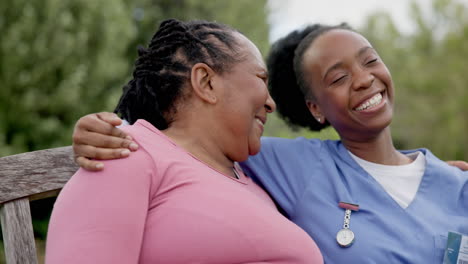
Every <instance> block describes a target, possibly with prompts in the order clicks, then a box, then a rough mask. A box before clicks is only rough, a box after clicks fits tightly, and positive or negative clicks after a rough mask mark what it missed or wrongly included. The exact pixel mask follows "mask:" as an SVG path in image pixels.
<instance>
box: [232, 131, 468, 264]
mask: <svg viewBox="0 0 468 264" xmlns="http://www.w3.org/2000/svg"><path fill="white" fill-rule="evenodd" d="M419 151H421V152H422V153H423V154H424V155H425V158H426V169H425V172H424V175H423V177H422V180H421V183H420V186H419V189H418V192H417V194H416V197H415V198H414V200H413V201H412V202H411V204H410V205H409V206H408V207H407V208H406V209H403V208H401V207H400V206H399V205H398V204H397V203H396V202H395V201H394V200H393V198H392V197H391V196H390V195H389V194H388V193H387V192H386V191H385V190H384V189H383V187H382V186H381V185H380V184H379V183H378V182H377V181H376V180H375V179H374V178H373V177H372V176H370V175H369V174H368V173H367V172H366V171H365V170H364V169H362V168H361V167H360V166H359V165H358V164H357V163H356V162H355V161H354V160H353V159H352V157H351V156H350V155H349V154H348V152H347V150H346V148H345V147H344V146H343V144H342V143H341V142H340V141H321V140H317V139H305V138H297V139H282V138H263V139H262V150H261V152H260V153H259V154H258V155H256V156H253V157H250V158H249V160H248V161H246V162H244V163H242V164H241V165H242V167H243V169H244V171H245V172H246V173H247V174H249V176H251V177H252V178H253V179H254V180H255V181H257V183H259V184H260V185H261V186H262V187H264V188H265V189H266V190H267V191H268V192H269V193H270V195H271V196H272V197H273V199H274V200H275V201H276V202H277V204H278V206H279V207H280V209H282V210H283V211H284V213H285V215H286V216H287V217H288V218H289V219H291V220H292V221H293V222H294V223H296V224H298V225H299V226H300V227H302V228H303V229H304V230H305V231H306V232H308V233H309V234H310V235H311V236H312V238H313V239H314V240H315V241H316V243H317V245H318V246H319V248H320V249H321V251H322V254H323V257H324V260H325V262H326V263H412V264H413V263H437V264H440V263H442V260H443V254H444V249H445V245H446V241H447V235H448V232H449V231H455V232H459V233H463V234H468V172H462V171H461V170H459V169H458V168H455V167H452V166H449V165H447V164H446V163H445V162H443V161H441V160H439V159H438V158H436V157H435V156H434V155H433V154H432V153H431V152H430V151H429V150H427V149H419ZM409 152H411V151H407V152H405V153H409ZM340 201H343V202H348V203H354V204H359V208H360V210H359V211H358V212H353V213H352V214H351V221H350V229H351V230H352V231H353V232H354V234H355V242H354V244H353V245H352V246H351V247H348V248H342V247H340V246H339V245H338V244H337V242H336V233H337V232H338V231H339V230H340V229H341V228H342V227H343V220H344V209H341V208H339V207H338V203H339V202H340Z"/></svg>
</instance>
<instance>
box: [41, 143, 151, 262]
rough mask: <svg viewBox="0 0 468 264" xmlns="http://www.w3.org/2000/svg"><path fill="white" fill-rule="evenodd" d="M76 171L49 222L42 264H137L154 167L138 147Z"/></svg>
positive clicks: (62, 193) (56, 204)
mask: <svg viewBox="0 0 468 264" xmlns="http://www.w3.org/2000/svg"><path fill="white" fill-rule="evenodd" d="M104 162H105V167H104V170H103V171H101V172H89V171H86V170H82V169H80V170H79V171H78V172H77V173H76V174H75V175H74V176H73V177H72V179H71V180H70V181H69V182H68V183H67V185H66V186H65V188H64V189H63V190H62V192H61V193H60V196H59V198H58V199H57V202H56V203H55V205H54V210H53V213H52V217H51V220H50V223H49V230H48V235H47V245H46V263H48V264H55V263H60V264H63V263H69V264H72V263H80V264H81V263H113V264H116V263H137V262H138V257H139V254H140V248H141V243H142V239H143V231H144V228H145V220H146V215H147V211H148V204H149V200H150V194H151V184H152V183H151V177H152V174H153V172H154V168H155V167H154V163H153V161H152V160H151V159H150V158H149V155H148V154H147V153H146V152H145V151H144V150H142V149H141V148H140V150H138V151H136V152H135V153H132V155H130V157H128V158H125V159H118V160H110V161H104Z"/></svg>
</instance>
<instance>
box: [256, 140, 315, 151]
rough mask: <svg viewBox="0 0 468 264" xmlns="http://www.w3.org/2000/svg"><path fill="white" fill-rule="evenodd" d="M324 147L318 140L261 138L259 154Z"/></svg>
mask: <svg viewBox="0 0 468 264" xmlns="http://www.w3.org/2000/svg"><path fill="white" fill-rule="evenodd" d="M323 145H324V141H322V140H319V139H307V138H304V137H298V138H294V139H289V138H277V137H262V148H261V150H260V153H262V154H264V153H268V152H269V151H288V152H289V151H297V150H301V149H320V148H322V147H323Z"/></svg>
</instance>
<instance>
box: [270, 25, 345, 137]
mask: <svg viewBox="0 0 468 264" xmlns="http://www.w3.org/2000/svg"><path fill="white" fill-rule="evenodd" d="M333 29H346V30H352V29H351V28H350V27H349V26H348V25H347V24H345V23H343V24H340V25H338V26H326V25H321V24H314V25H310V26H307V27H305V28H303V29H300V30H295V31H293V32H291V33H289V34H288V35H287V36H286V37H283V38H281V39H279V40H277V41H276V42H275V43H273V45H272V47H271V50H270V53H269V55H268V57H267V68H268V76H269V81H268V89H269V90H270V94H271V97H272V98H273V99H274V100H275V102H276V109H277V111H278V113H279V115H280V117H281V118H282V119H283V120H284V121H286V123H287V124H288V125H290V126H291V127H293V128H297V127H305V128H308V129H310V130H314V131H320V130H321V129H323V128H325V127H327V126H329V125H330V124H329V123H328V121H326V122H325V123H324V124H322V123H319V122H317V121H316V120H315V118H314V117H313V116H312V114H311V113H310V111H309V109H308V108H307V105H306V103H305V99H312V100H313V99H314V95H313V94H312V92H311V90H313V89H312V88H311V85H310V84H309V83H308V82H307V81H306V79H305V77H304V75H305V74H306V73H304V69H303V67H302V65H303V59H304V53H305V52H306V51H307V49H308V48H309V47H310V45H311V44H312V42H313V41H314V40H315V39H317V37H318V36H320V35H322V34H324V33H325V32H328V31H330V30H333Z"/></svg>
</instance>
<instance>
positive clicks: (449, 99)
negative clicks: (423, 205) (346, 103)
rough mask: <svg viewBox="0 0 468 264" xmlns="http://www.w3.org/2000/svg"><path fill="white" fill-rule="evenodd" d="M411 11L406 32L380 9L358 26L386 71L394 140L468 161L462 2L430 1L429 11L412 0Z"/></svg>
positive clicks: (467, 28)
mask: <svg viewBox="0 0 468 264" xmlns="http://www.w3.org/2000/svg"><path fill="white" fill-rule="evenodd" d="M411 10H412V11H411V12H412V13H411V17H412V18H413V23H414V26H415V31H414V32H413V33H411V34H403V33H401V32H399V31H398V30H397V29H396V27H395V26H394V24H393V21H392V20H391V18H390V17H389V16H388V15H385V14H375V15H373V16H372V17H370V18H369V20H368V23H367V26H366V27H365V28H364V29H363V30H361V32H363V33H364V35H365V36H366V37H368V38H369V40H370V41H371V42H372V43H373V45H374V47H375V48H376V49H377V50H378V51H379V53H380V55H381V56H382V58H383V60H384V61H385V63H386V65H387V67H388V68H389V69H390V71H391V72H392V76H393V80H394V86H395V89H396V107H395V110H396V111H395V112H396V113H395V118H394V121H393V124H392V130H393V134H394V139H395V143H396V144H397V145H398V147H399V148H403V149H409V148H418V147H428V148H429V149H431V150H432V151H433V152H434V153H435V154H436V155H437V156H439V157H441V158H442V159H463V160H468V137H467V136H466V131H468V122H467V119H466V116H467V115H468V89H467V88H466V87H468V75H467V74H466V69H467V68H468V63H467V61H466V58H468V45H467V43H468V17H467V16H466V14H468V7H467V6H466V5H464V4H462V3H461V2H460V1H456V0H434V1H433V5H432V10H431V12H432V13H431V14H430V15H423V14H424V13H423V12H422V10H421V7H420V6H418V5H416V4H415V3H414V2H413V4H412V9H411Z"/></svg>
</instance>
